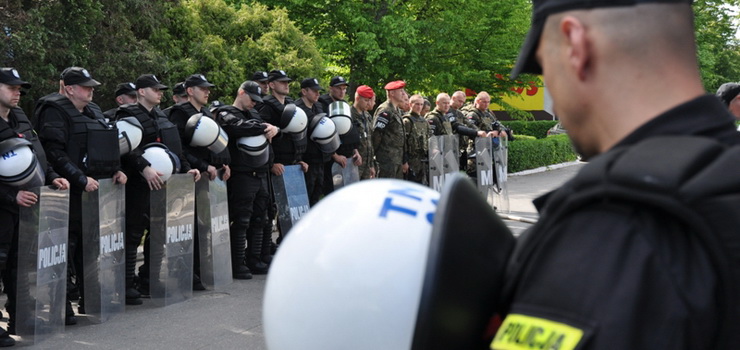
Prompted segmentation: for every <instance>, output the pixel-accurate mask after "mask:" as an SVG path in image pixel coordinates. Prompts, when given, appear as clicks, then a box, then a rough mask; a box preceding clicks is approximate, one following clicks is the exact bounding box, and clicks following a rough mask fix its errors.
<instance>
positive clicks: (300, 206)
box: [272, 165, 309, 232]
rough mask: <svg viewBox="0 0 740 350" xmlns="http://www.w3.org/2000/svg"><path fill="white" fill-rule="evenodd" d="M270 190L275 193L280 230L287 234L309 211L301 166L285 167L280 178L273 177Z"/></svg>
mask: <svg viewBox="0 0 740 350" xmlns="http://www.w3.org/2000/svg"><path fill="white" fill-rule="evenodd" d="M272 189H273V191H274V192H275V203H276V204H277V207H278V220H279V221H280V229H281V230H282V232H289V231H290V229H291V228H292V227H293V225H295V223H296V222H298V220H300V219H301V217H302V216H303V214H305V213H307V212H308V209H309V205H308V192H307V191H306V179H305V178H304V177H303V171H302V170H301V166H300V165H289V166H286V167H285V173H283V175H282V176H273V177H272Z"/></svg>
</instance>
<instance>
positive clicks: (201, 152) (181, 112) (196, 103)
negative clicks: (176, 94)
mask: <svg viewBox="0 0 740 350" xmlns="http://www.w3.org/2000/svg"><path fill="white" fill-rule="evenodd" d="M214 86H215V85H213V84H211V83H210V82H208V80H207V79H206V77H205V76H204V75H203V74H193V75H191V76H189V77H188V78H187V79H186V80H185V91H186V92H187V95H188V100H187V102H182V103H178V104H176V105H174V106H172V110H171V112H170V115H169V118H170V121H171V122H172V123H174V124H175V125H176V126H177V130H178V132H179V133H180V140H181V141H182V147H183V153H184V154H185V157H186V158H187V160H188V162H189V163H190V166H191V167H193V168H194V169H198V170H199V171H201V172H206V173H208V178H209V179H210V180H214V179H215V178H216V175H217V171H218V170H223V180H224V181H228V179H229V177H230V176H231V169H230V168H229V163H230V162H231V156H230V154H229V150H228V148H226V149H224V150H223V151H222V152H221V153H219V154H215V153H214V152H212V151H211V150H209V149H208V148H206V147H195V146H191V144H190V143H191V136H188V135H192V133H189V132H187V131H186V127H187V124H188V120H190V118H191V117H192V116H194V115H196V114H198V113H202V114H203V118H212V116H211V112H210V111H209V110H208V108H207V105H208V96H209V95H210V88H211V87H214ZM196 203H197V202H196ZM196 213H197V204H196ZM194 227H195V230H194V232H195V235H194V236H193V240H194V251H195V252H196V253H195V254H193V274H194V275H193V287H194V288H195V290H205V287H204V286H203V285H202V284H201V282H200V274H199V270H200V254H199V251H200V250H199V242H198V229H197V227H198V225H194Z"/></svg>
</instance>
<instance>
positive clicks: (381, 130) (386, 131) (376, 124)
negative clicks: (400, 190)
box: [372, 101, 408, 164]
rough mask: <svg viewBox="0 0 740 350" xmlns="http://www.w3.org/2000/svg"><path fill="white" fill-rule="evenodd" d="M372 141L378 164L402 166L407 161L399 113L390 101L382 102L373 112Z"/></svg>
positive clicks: (404, 138)
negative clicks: (385, 163) (389, 163)
mask: <svg viewBox="0 0 740 350" xmlns="http://www.w3.org/2000/svg"><path fill="white" fill-rule="evenodd" d="M372 141H373V147H374V150H375V159H376V160H377V161H378V162H392V163H397V164H403V163H405V162H406V161H408V154H407V151H406V136H405V132H404V131H403V120H402V118H401V111H400V110H399V109H398V108H397V107H395V106H393V104H391V103H390V101H385V102H383V103H382V104H381V105H380V106H378V109H377V110H376V111H375V116H374V117H373V127H372Z"/></svg>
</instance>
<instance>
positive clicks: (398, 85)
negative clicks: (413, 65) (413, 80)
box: [385, 80, 406, 90]
mask: <svg viewBox="0 0 740 350" xmlns="http://www.w3.org/2000/svg"><path fill="white" fill-rule="evenodd" d="M405 87H406V82H405V81H403V80H396V81H392V82H390V83H388V84H385V89H386V90H398V89H403V88H405Z"/></svg>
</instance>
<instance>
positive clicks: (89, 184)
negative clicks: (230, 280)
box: [37, 67, 127, 325]
mask: <svg viewBox="0 0 740 350" xmlns="http://www.w3.org/2000/svg"><path fill="white" fill-rule="evenodd" d="M62 80H63V83H64V84H63V86H62V93H61V94H58V95H57V94H52V95H50V96H48V97H47V98H45V99H44V100H43V101H41V103H40V106H39V111H38V116H39V120H38V121H37V123H38V124H37V125H38V129H39V137H40V139H41V143H42V144H43V146H44V150H45V151H46V154H47V156H48V161H49V163H50V164H51V165H52V166H53V167H54V170H55V171H56V172H57V173H59V174H60V175H62V176H63V177H65V178H66V179H67V180H68V181H69V182H70V184H71V188H72V191H71V194H70V206H69V252H68V253H69V254H68V256H69V257H70V259H69V260H68V261H71V262H73V263H74V266H75V273H76V275H77V284H78V288H79V290H80V295H84V293H83V291H82V288H81V287H82V281H83V276H84V274H83V271H82V251H81V248H82V247H81V243H82V240H81V238H82V191H86V192H91V191H96V190H97V189H98V181H97V180H96V179H99V178H107V177H111V178H112V179H113V181H114V182H115V183H121V184H125V183H126V180H127V177H126V175H125V174H124V173H123V172H122V171H121V170H120V151H119V146H118V131H117V129H116V128H114V127H111V126H110V125H109V124H108V123H106V122H105V117H104V116H103V111H101V110H100V107H98V105H96V104H94V103H92V97H93V90H94V88H95V86H99V85H100V83H99V82H97V81H96V80H95V79H93V78H92V77H91V76H90V73H88V71H87V70H86V69H84V68H81V67H70V68H68V69H66V70H65V72H64V73H63V74H62ZM65 321H66V324H68V325H70V324H76V323H77V320H76V318H75V316H74V311H73V310H72V305H71V303H70V302H69V301H68V302H67V316H66V319H65Z"/></svg>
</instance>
